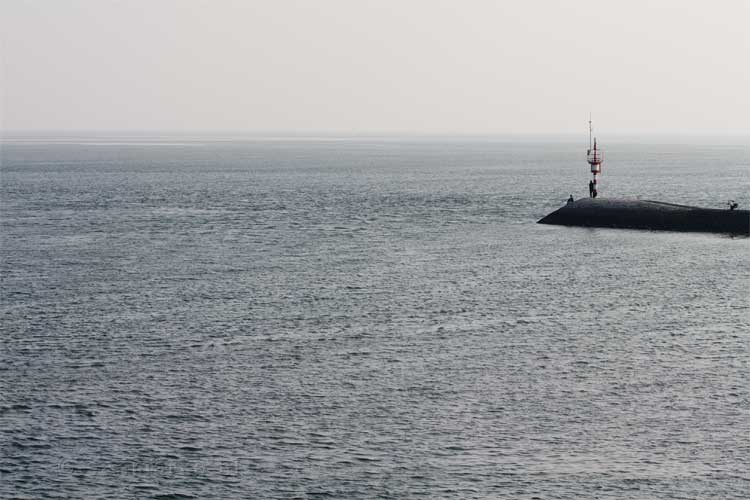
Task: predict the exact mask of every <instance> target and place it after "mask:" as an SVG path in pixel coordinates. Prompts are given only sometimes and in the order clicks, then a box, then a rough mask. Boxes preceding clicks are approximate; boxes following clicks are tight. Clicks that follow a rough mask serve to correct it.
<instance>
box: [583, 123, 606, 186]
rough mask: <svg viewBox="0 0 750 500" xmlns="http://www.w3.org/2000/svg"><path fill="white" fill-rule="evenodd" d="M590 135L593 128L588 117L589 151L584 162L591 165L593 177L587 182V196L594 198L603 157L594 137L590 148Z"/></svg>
mask: <svg viewBox="0 0 750 500" xmlns="http://www.w3.org/2000/svg"><path fill="white" fill-rule="evenodd" d="M592 133H593V128H592V126H591V117H590V116H589V149H588V151H587V152H586V161H587V162H588V163H589V165H591V175H592V176H593V179H592V180H591V182H589V196H590V197H592V198H596V196H597V195H598V194H599V174H601V173H602V161H604V157H603V156H602V152H601V150H599V149H597V148H596V137H594V138H593V140H594V147H593V148H592V147H591V138H592Z"/></svg>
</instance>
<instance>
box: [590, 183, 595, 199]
mask: <svg viewBox="0 0 750 500" xmlns="http://www.w3.org/2000/svg"><path fill="white" fill-rule="evenodd" d="M593 197H594V181H589V198H593Z"/></svg>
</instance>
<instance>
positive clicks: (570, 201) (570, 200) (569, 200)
mask: <svg viewBox="0 0 750 500" xmlns="http://www.w3.org/2000/svg"><path fill="white" fill-rule="evenodd" d="M574 201H575V200H574V199H573V195H572V194H571V195H570V198H568V205H570V204H571V203H573V202H574Z"/></svg>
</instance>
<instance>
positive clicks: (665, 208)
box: [539, 198, 750, 236]
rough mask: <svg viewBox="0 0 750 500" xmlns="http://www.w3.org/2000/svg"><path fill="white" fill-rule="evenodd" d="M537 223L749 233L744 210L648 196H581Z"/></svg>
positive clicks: (749, 223)
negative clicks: (662, 200) (675, 202)
mask: <svg viewBox="0 0 750 500" xmlns="http://www.w3.org/2000/svg"><path fill="white" fill-rule="evenodd" d="M539 223H540V224H555V225H560V226H582V227H613V228H625V229H649V230H652V231H691V232H706V233H723V234H735V235H743V236H750V211H748V210H729V209H715V208H700V207H691V206H687V205H676V204H673V203H663V202H660V201H650V200H627V199H616V198H584V199H581V200H578V201H575V202H572V203H568V204H567V205H565V206H564V207H562V208H560V209H558V210H555V211H554V212H552V213H551V214H549V215H547V216H546V217H544V218H542V219H541V220H539Z"/></svg>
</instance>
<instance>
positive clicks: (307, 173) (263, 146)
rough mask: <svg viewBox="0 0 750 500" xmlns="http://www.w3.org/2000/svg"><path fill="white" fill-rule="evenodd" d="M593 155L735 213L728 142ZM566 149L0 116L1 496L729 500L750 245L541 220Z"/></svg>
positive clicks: (579, 169)
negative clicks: (131, 127)
mask: <svg viewBox="0 0 750 500" xmlns="http://www.w3.org/2000/svg"><path fill="white" fill-rule="evenodd" d="M599 146H600V147H602V148H603V149H604V155H605V162H604V166H603V169H602V180H601V184H600V186H601V187H600V196H602V197H631V198H642V199H652V200H660V201H667V202H672V203H682V204H688V205H698V206H704V207H714V208H725V207H726V203H727V201H728V200H730V199H731V200H735V201H737V202H738V203H739V205H740V208H748V207H750V139H749V138H747V137H744V138H742V137H739V138H728V139H727V138H719V137H714V138H711V137H708V138H697V137H689V138H685V137H672V138H664V137H655V138H654V137H652V138H628V137H619V138H609V139H608V138H606V137H602V138H600V140H599ZM587 147H588V137H585V136H584V137H582V138H571V137H567V138H566V137H561V138H540V137H522V136H518V137H510V136H509V137H504V136H503V137H473V138H472V137H457V138H451V137H291V138H284V137H245V136H208V135H206V136H185V135H149V134H141V135H118V136H106V137H104V136H101V135H85V134H82V135H79V136H73V135H68V136H55V135H45V136H31V135H26V136H23V135H21V136H12V137H4V139H3V142H2V144H0V209H1V212H0V234H1V237H0V238H1V239H0V277H1V280H2V281H1V285H2V296H1V301H0V327H1V329H2V331H1V332H0V497H1V498H4V499H12V498H14V499H47V498H108V499H141V498H144V499H182V498H199V499H204V498H212V499H226V498H257V499H308V498H316V499H318V498H336V499H369V498H381V499H391V498H394V499H400V498H404V499H409V498H425V499H442V498H445V499H453V498H467V499H545V500H546V499H644V500H645V499H655V498H659V499H705V498H721V499H725V500H726V499H745V498H748V497H750V467H749V466H748V465H749V457H750V438H748V436H749V435H750V384H748V379H749V378H750V368H749V367H750V352H749V350H748V349H749V346H750V342H749V339H750V240H748V238H743V237H731V236H722V235H716V234H701V233H670V232H649V231H638V230H616V229H588V228H570V227H558V226H546V225H539V224H537V223H536V222H537V220H539V219H540V218H541V217H543V216H544V215H546V214H547V213H549V212H551V211H553V210H555V209H557V208H558V207H560V206H562V205H564V204H565V201H566V200H567V198H568V197H569V196H570V195H572V196H573V197H574V198H576V199H577V198H580V197H584V196H588V181H589V171H588V165H587V164H586V161H585V153H586V148H587Z"/></svg>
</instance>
